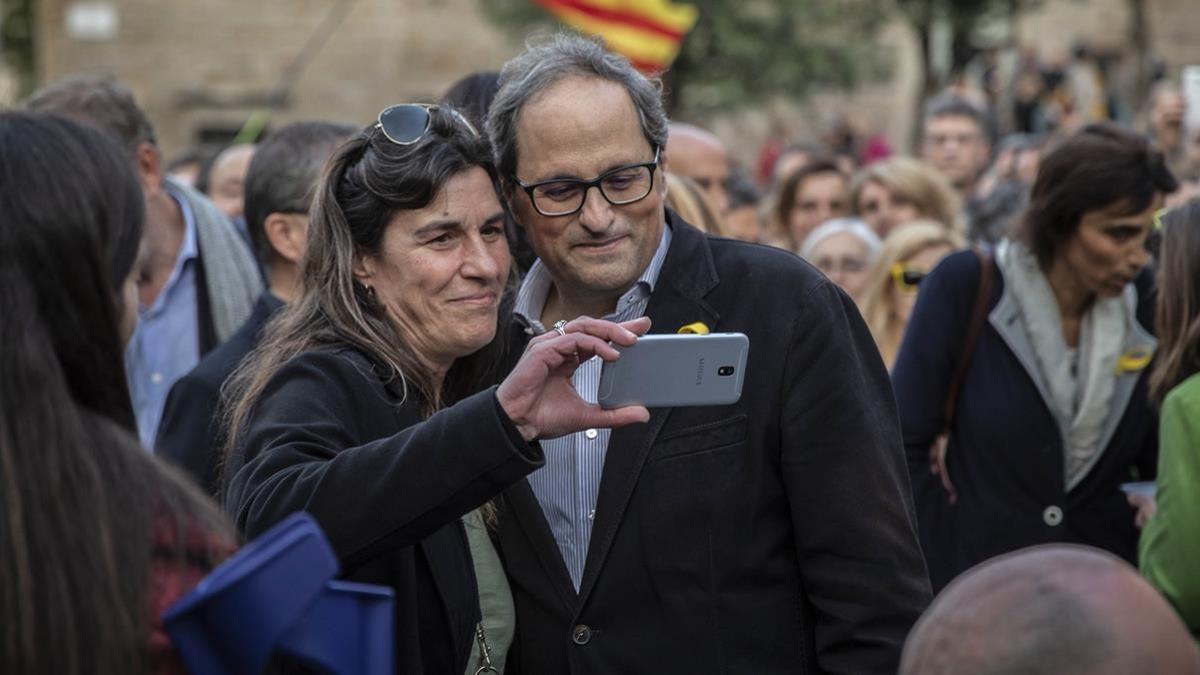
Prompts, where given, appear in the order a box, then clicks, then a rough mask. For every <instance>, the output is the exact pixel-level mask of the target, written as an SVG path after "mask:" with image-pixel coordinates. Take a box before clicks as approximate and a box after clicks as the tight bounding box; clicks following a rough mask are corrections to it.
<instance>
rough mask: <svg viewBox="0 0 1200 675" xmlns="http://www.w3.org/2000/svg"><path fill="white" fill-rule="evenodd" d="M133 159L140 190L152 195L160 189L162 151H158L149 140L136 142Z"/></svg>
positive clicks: (161, 181)
mask: <svg viewBox="0 0 1200 675" xmlns="http://www.w3.org/2000/svg"><path fill="white" fill-rule="evenodd" d="M133 159H134V166H135V167H136V168H137V172H138V179H139V181H140V182H141V184H142V191H143V192H145V193H146V194H147V195H153V194H156V193H158V192H159V191H160V190H162V184H163V163H162V152H161V151H159V149H158V146H157V145H154V144H153V143H151V142H149V141H142V142H140V143H138V145H137V148H136V149H135V150H134V151H133Z"/></svg>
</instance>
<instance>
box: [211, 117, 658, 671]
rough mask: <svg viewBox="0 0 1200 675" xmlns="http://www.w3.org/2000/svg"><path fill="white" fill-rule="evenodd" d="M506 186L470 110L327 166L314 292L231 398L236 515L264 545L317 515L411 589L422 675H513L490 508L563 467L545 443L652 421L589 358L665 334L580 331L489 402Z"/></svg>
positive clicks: (369, 566)
mask: <svg viewBox="0 0 1200 675" xmlns="http://www.w3.org/2000/svg"><path fill="white" fill-rule="evenodd" d="M495 179H496V175H495V170H494V169H493V168H492V163H491V152H490V147H489V146H488V143H487V141H486V139H484V138H483V137H481V136H480V135H478V133H477V132H476V130H475V129H474V127H473V126H472V125H471V124H470V123H469V122H468V121H467V120H466V119H465V118H463V117H462V116H461V115H459V114H458V113H457V112H455V111H454V110H453V109H452V108H449V107H446V106H424V105H416V104H403V105H398V106H390V107H388V108H387V109H385V110H384V111H383V112H381V113H380V116H379V122H378V123H377V124H374V125H372V126H369V127H367V128H366V129H364V130H363V131H362V132H360V133H359V134H358V135H357V136H355V137H354V138H353V139H352V140H350V141H349V142H347V143H346V144H344V145H342V146H341V148H340V149H339V150H338V151H337V152H336V153H335V154H334V156H333V158H332V159H331V160H330V162H329V164H328V165H327V166H326V170H325V173H324V175H323V176H322V178H321V181H320V183H319V186H318V188H317V193H316V198H315V199H316V201H315V202H314V204H313V208H312V212H311V213H312V218H311V221H310V222H309V225H308V252H307V255H306V256H305V258H304V262H303V268H302V282H301V284H300V290H299V293H298V295H297V297H296V298H295V299H294V300H293V301H292V302H291V303H289V304H288V305H287V306H285V307H284V308H283V309H282V310H280V313H279V315H278V316H277V317H276V318H275V319H274V320H272V322H271V324H270V326H268V328H267V331H266V334H265V336H264V337H263V340H262V342H261V343H260V344H259V346H258V347H257V348H255V350H254V351H253V352H251V354H250V355H249V356H247V357H246V358H245V359H244V360H243V362H242V366H241V367H240V368H239V369H238V371H237V372H235V373H234V375H233V377H232V379H231V380H230V383H229V385H228V386H229V401H230V408H229V410H228V413H227V416H226V419H225V429H226V430H227V431H228V440H227V443H226V447H227V453H228V454H227V460H226V465H225V467H224V475H225V476H226V488H227V489H226V491H225V507H226V509H227V510H228V511H229V513H230V514H232V515H233V516H234V518H235V521H236V522H237V524H238V525H239V526H240V527H241V528H242V529H243V530H244V531H245V532H246V534H247V535H249V536H257V535H259V534H261V533H263V532H264V531H266V530H267V529H268V528H270V527H271V526H272V525H274V524H276V523H278V522H279V521H280V520H283V519H284V518H286V517H287V516H288V515H289V514H291V513H293V512H295V511H299V510H304V511H307V512H308V513H310V514H312V515H313V517H315V518H316V519H317V522H319V523H320V524H321V526H322V527H323V528H324V530H325V532H326V534H328V535H329V539H330V541H331V543H332V544H333V548H334V551H335V552H336V553H337V555H338V557H339V559H340V561H341V569H342V573H343V575H344V577H345V578H347V579H349V580H352V581H359V582H364V583H375V584H383V585H387V586H390V587H392V588H394V589H395V591H396V625H395V627H396V639H395V647H396V663H397V672H398V673H404V674H406V675H407V674H408V673H428V674H430V675H432V674H435V673H436V674H438V675H441V674H443V673H447V674H456V673H463V672H467V673H475V672H477V671H476V669H478V668H483V667H485V666H488V665H489V664H490V665H491V666H492V667H494V668H495V669H496V670H497V671H502V670H503V669H504V662H505V654H506V652H507V650H508V646H509V644H510V642H511V640H512V636H513V631H514V622H513V609H512V598H511V595H510V593H509V588H508V583H507V581H506V580H505V576H504V571H503V569H502V568H501V566H500V561H499V559H498V557H497V555H496V551H495V549H494V547H493V544H492V541H491V539H490V538H489V536H488V535H489V533H488V531H487V524H488V523H492V524H494V523H495V508H494V506H492V505H491V502H490V500H491V499H493V498H494V497H495V496H496V495H497V494H498V493H499V492H500V491H501V490H502V489H504V488H505V487H507V486H509V485H511V484H512V483H514V482H516V481H517V480H520V479H521V478H523V477H524V476H525V475H526V474H528V473H529V472H530V471H533V470H534V469H536V468H538V467H539V466H541V465H542V462H543V454H542V449H541V445H540V444H539V443H538V439H539V438H543V437H544V438H554V437H557V436H561V435H563V434H568V433H571V432H574V431H579V430H581V429H584V428H588V427H592V426H600V425H603V426H614V427H621V426H625V425H628V424H632V423H635V422H644V421H645V420H646V419H647V417H649V413H648V412H647V411H646V409H645V408H642V407H627V408H619V409H616V410H601V409H600V408H598V407H596V406H595V405H594V404H587V403H585V402H584V401H583V400H582V399H581V398H580V397H579V396H577V395H575V394H574V391H573V390H572V389H571V377H572V374H573V373H574V372H575V370H576V368H578V366H579V363H580V360H585V361H586V360H587V359H588V358H590V357H591V356H593V355H599V356H601V357H602V358H603V359H605V360H615V359H616V358H617V357H618V353H617V351H616V349H614V347H613V346H612V345H610V344H609V341H613V342H614V343H616V344H617V345H620V346H629V345H631V344H633V343H634V342H635V341H636V339H637V338H636V334H639V333H644V332H645V331H646V330H647V329H648V328H649V322H647V321H644V320H643V321H635V322H627V323H625V324H624V325H617V324H615V323H609V322H605V321H599V320H591V319H586V318H584V319H578V320H576V321H574V322H573V323H572V325H571V330H569V331H568V330H567V329H566V328H564V329H563V330H562V331H561V332H554V333H551V334H550V335H548V336H546V337H544V338H542V339H540V340H538V341H537V342H536V344H534V345H532V346H530V348H529V349H528V350H527V351H525V352H524V354H523V355H522V358H521V359H520V362H519V363H518V364H517V365H516V367H515V368H514V369H513V370H512V372H511V373H509V374H508V376H507V377H504V378H503V381H502V382H501V383H500V385H499V386H489V385H491V384H493V383H494V382H495V381H497V380H499V379H500V377H499V376H500V373H498V372H497V370H498V368H499V365H500V364H501V360H500V358H499V356H500V355H499V353H498V352H499V351H500V350H502V349H503V345H504V343H503V341H502V340H494V338H495V337H496V334H497V325H498V324H500V323H501V322H503V325H507V311H505V309H504V307H505V306H506V305H507V300H508V296H507V294H506V293H505V291H506V288H507V287H508V285H509V284H510V283H513V279H512V278H511V276H510V256H509V251H508V243H507V241H506V240H505V236H504V209H503V207H502V206H501V204H500V199H499V195H498V193H497V190H496V183H495ZM576 330H578V331H581V332H575V331H576ZM560 333H561V334H560ZM468 668H469V669H468ZM484 672H487V671H484Z"/></svg>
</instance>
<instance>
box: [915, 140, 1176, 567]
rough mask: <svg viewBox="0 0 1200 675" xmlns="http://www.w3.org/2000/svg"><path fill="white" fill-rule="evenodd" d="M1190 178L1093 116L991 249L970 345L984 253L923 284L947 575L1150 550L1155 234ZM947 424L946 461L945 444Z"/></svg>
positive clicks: (920, 422) (922, 374)
mask: <svg viewBox="0 0 1200 675" xmlns="http://www.w3.org/2000/svg"><path fill="white" fill-rule="evenodd" d="M1175 188H1176V182H1175V179H1174V178H1173V177H1172V176H1171V174H1170V172H1169V170H1168V169H1167V168H1166V166H1165V164H1164V162H1163V157H1162V154H1161V153H1160V152H1158V151H1157V150H1156V149H1154V148H1153V147H1152V146H1151V145H1150V144H1149V143H1148V142H1147V141H1146V140H1145V139H1144V138H1143V137H1141V136H1139V135H1136V134H1134V133H1132V132H1129V131H1124V130H1121V129H1118V128H1116V127H1112V126H1091V127H1087V128H1085V129H1083V130H1082V131H1080V132H1079V133H1077V134H1076V135H1074V136H1072V137H1071V138H1069V139H1067V140H1066V141H1064V142H1063V143H1062V145H1060V146H1059V147H1058V148H1057V149H1055V150H1054V151H1053V152H1051V153H1050V154H1049V155H1047V156H1046V158H1045V159H1044V160H1043V161H1042V164H1041V168H1040V169H1039V172H1038V176H1037V180H1036V181H1035V183H1034V186H1033V192H1032V195H1031V200H1030V205H1029V208H1028V210H1027V212H1026V214H1025V218H1024V220H1023V223H1022V226H1021V229H1020V230H1019V231H1018V232H1017V233H1015V236H1014V237H1013V239H1012V240H1006V241H1004V242H1002V243H1001V244H1000V245H999V246H998V247H997V249H996V250H995V253H994V259H993V260H989V261H988V265H989V266H990V267H991V274H992V277H993V278H994V281H993V284H992V291H991V294H990V297H988V298H986V303H987V306H986V314H985V315H984V317H983V322H982V325H981V331H980V332H979V338H978V342H977V343H976V344H975V346H974V349H973V350H972V351H971V353H970V354H964V353H963V349H964V341H965V339H966V335H967V329H968V324H969V323H970V318H971V315H972V313H973V309H974V304H975V298H976V293H977V292H978V289H979V287H980V283H981V278H982V277H983V274H982V272H983V269H982V267H981V264H980V260H981V259H980V258H979V257H977V256H976V255H975V254H973V253H971V252H964V253H958V254H955V255H952V256H950V257H948V258H947V259H946V260H945V261H943V263H942V264H941V265H940V266H939V267H938V268H937V269H935V270H934V271H933V273H932V274H930V275H929V276H928V277H927V278H926V279H925V280H924V281H923V282H922V285H921V294H920V295H919V296H918V300H917V305H916V308H915V309H914V311H913V316H912V320H911V321H910V323H909V327H908V332H907V334H906V335H905V338H904V342H903V345H902V346H901V350H900V354H899V357H898V359H897V362H896V366H895V370H894V371H893V387H894V388H895V392H896V399H897V403H898V405H899V408H900V419H901V427H902V429H903V432H904V444H905V448H906V451H907V454H908V458H909V469H910V475H911V478H912V483H913V496H914V499H915V500H916V504H917V515H918V520H919V523H920V534H921V543H922V548H923V549H924V551H925V556H926V560H927V562H928V563H929V569H930V576H931V578H932V581H933V586H934V589H935V590H937V589H940V588H941V587H943V586H945V585H946V583H948V582H949V581H950V580H951V579H952V578H953V577H954V576H956V575H957V574H959V573H960V572H962V571H964V570H966V569H967V568H969V567H971V566H972V565H974V564H976V563H978V562H980V561H982V560H985V559H987V558H990V557H992V556H994V555H998V554H1000V553H1004V552H1007V551H1011V550H1014V549H1017V548H1021V547H1024V546H1029V545H1032V544H1038V543H1045V542H1057V541H1063V542H1076V543H1082V544H1088V545H1091V546H1097V547H1099V548H1103V549H1107V550H1109V551H1112V552H1113V553H1116V554H1117V555H1120V556H1122V557H1124V558H1125V559H1127V560H1129V561H1131V562H1132V561H1133V560H1135V556H1136V546H1137V536H1138V533H1137V529H1136V528H1135V526H1134V516H1135V514H1134V511H1133V509H1132V508H1131V507H1130V506H1129V505H1128V503H1127V502H1126V499H1125V496H1124V495H1123V494H1122V493H1121V491H1120V488H1119V486H1120V485H1121V484H1122V483H1124V482H1127V481H1132V480H1139V479H1140V480H1149V479H1151V478H1152V477H1153V475H1154V465H1155V455H1156V450H1157V442H1156V422H1155V416H1154V412H1153V410H1152V409H1151V408H1150V405H1149V402H1148V400H1147V396H1146V381H1145V380H1146V376H1147V374H1148V373H1149V369H1147V367H1146V366H1147V365H1148V364H1149V361H1150V356H1151V354H1152V353H1153V350H1154V346H1155V341H1154V338H1153V336H1152V335H1151V333H1150V331H1151V330H1152V329H1153V324H1154V322H1153V299H1152V295H1151V294H1152V280H1151V275H1150V273H1149V271H1147V270H1146V269H1145V266H1146V264H1147V263H1148V262H1149V260H1150V256H1149V254H1148V253H1147V252H1146V248H1145V241H1146V236H1147V235H1148V234H1149V232H1150V231H1151V227H1152V220H1153V214H1154V212H1155V210H1157V209H1158V208H1159V207H1160V206H1161V205H1162V202H1163V198H1164V196H1165V194H1167V193H1169V192H1171V191H1173V190H1174V189H1175ZM964 358H966V359H967V361H966V363H967V367H966V370H965V373H964V377H963V380H962V387H961V390H960V395H959V397H958V400H957V408H956V413H955V415H954V418H953V419H952V420H947V419H946V415H945V410H946V399H947V394H948V391H949V389H950V382H951V380H952V378H953V376H954V373H955V371H956V369H958V368H959V367H960V363H962V361H963V359H964ZM947 425H948V426H947ZM944 430H948V431H949V443H948V448H947V450H946V453H945V455H944V458H945V461H944V463H942V466H941V468H940V469H938V468H937V467H938V462H936V461H931V447H933V446H934V444H935V441H936V440H937V438H938V436H939V434H941V433H942V432H943V431H944ZM943 479H944V480H943Z"/></svg>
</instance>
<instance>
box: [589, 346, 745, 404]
mask: <svg viewBox="0 0 1200 675" xmlns="http://www.w3.org/2000/svg"><path fill="white" fill-rule="evenodd" d="M614 346H615V347H616V348H617V350H618V351H620V352H621V358H619V359H617V360H616V361H605V362H604V366H603V368H602V369H601V371H600V392H599V395H598V396H597V401H598V402H599V404H600V407H601V408H605V409H612V408H619V407H621V406H626V405H644V406H646V407H648V408H665V407H676V406H698V405H728V404H730V403H736V402H737V400H738V399H739V398H741V396H742V382H743V381H744V380H745V378H746V354H747V352H749V351H750V339H749V338H747V337H746V336H745V335H743V334H741V333H713V334H710V335H644V336H642V337H640V338H638V341H637V343H636V344H634V345H633V346H632V347H619V346H616V345H614Z"/></svg>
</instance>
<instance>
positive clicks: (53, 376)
mask: <svg viewBox="0 0 1200 675" xmlns="http://www.w3.org/2000/svg"><path fill="white" fill-rule="evenodd" d="M142 208H143V207H142V194H141V192H140V190H139V189H138V183H137V180H136V178H135V177H134V173H133V171H132V169H131V167H130V166H129V161H128V159H127V157H126V156H125V154H124V152H123V151H122V149H121V148H120V147H118V146H117V144H116V143H115V142H114V141H112V140H110V139H108V138H106V137H105V136H103V135H102V134H101V133H100V132H98V131H95V130H93V129H89V128H85V127H82V126H80V125H78V124H76V123H74V122H70V121H67V120H64V119H62V118H58V117H53V116H47V115H40V114H30V113H13V112H6V113H0V213H3V214H4V218H3V219H0V308H3V309H2V310H0V345H3V349H0V495H3V500H4V507H3V508H0V672H4V673H22V674H23V675H25V674H38V675H41V674H44V675H85V674H90V673H122V674H130V675H137V674H139V673H182V672H183V671H182V669H181V667H180V664H179V662H178V660H177V658H176V656H175V654H174V653H173V651H172V649H171V645H170V640H169V639H168V637H167V635H166V633H165V632H164V631H163V628H162V625H161V624H160V623H159V615H160V614H161V613H162V612H163V610H165V609H166V608H167V607H169V606H170V605H171V604H172V603H173V602H174V601H175V600H176V599H178V598H179V597H181V596H182V595H183V594H184V593H186V592H187V591H188V589H189V588H190V587H191V586H192V585H194V584H195V583H196V582H197V581H198V580H199V579H200V578H202V577H203V576H204V575H205V574H206V573H207V572H208V571H209V569H211V568H212V567H213V566H214V565H215V564H216V563H217V562H219V561H220V560H221V559H222V558H223V557H225V556H226V555H228V553H229V552H230V551H231V550H232V549H233V546H234V537H233V532H232V528H231V527H230V526H229V525H228V523H227V522H226V521H225V519H224V518H223V517H222V516H221V514H220V513H219V512H218V511H217V510H216V508H215V507H214V506H213V505H211V504H210V503H209V502H208V501H207V500H206V499H205V498H204V497H203V495H201V494H200V493H199V492H198V491H196V490H195V489H194V488H192V487H191V486H190V485H188V483H187V480H186V479H185V478H183V477H182V476H181V475H179V474H177V473H176V472H175V471H173V470H170V469H169V468H168V467H165V466H163V465H161V464H160V463H159V462H158V461H156V460H155V459H154V458H153V457H152V456H150V455H148V454H147V453H146V452H145V451H144V450H142V449H141V448H140V447H138V442H137V436H136V431H137V428H136V426H135V423H134V414H133V408H132V406H131V404H130V400H129V393H128V390H127V388H126V385H125V372H124V369H123V368H122V366H121V363H122V358H121V352H122V349H123V347H124V343H125V341H126V340H128V339H129V336H130V334H131V333H132V331H133V326H134V322H135V321H136V312H137V307H136V303H137V292H136V286H135V282H134V278H133V269H134V260H135V258H136V256H137V255H138V245H139V242H140V241H141V236H142Z"/></svg>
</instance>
